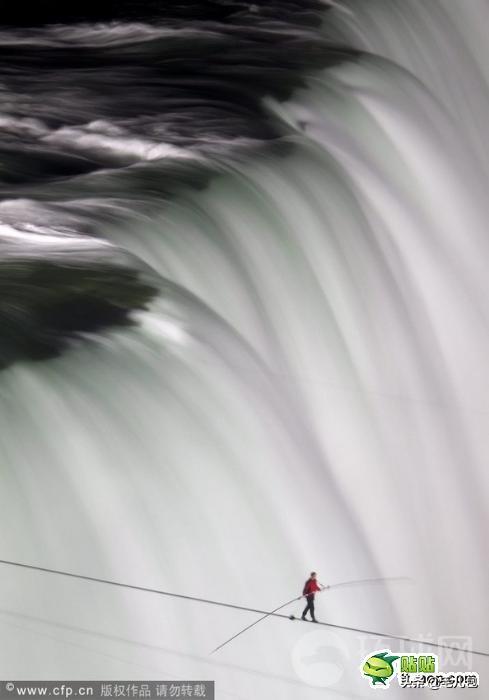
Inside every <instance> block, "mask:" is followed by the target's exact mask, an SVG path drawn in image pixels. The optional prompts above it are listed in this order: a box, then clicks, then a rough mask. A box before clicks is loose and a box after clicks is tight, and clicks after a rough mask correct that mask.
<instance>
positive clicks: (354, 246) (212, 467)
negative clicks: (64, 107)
mask: <svg viewBox="0 0 489 700" xmlns="http://www.w3.org/2000/svg"><path fill="white" fill-rule="evenodd" d="M488 11H489V6H488V3H487V2H486V1H485V0H484V1H483V0H473V1H472V2H471V3H463V4H462V3H461V2H456V0H444V1H442V0H436V1H435V0H431V2H430V3H426V2H417V1H415V0H409V1H408V2H406V1H404V2H401V1H400V0H389V1H388V2H387V0H371V2H369V3H364V4H362V5H360V4H359V3H356V2H354V1H353V0H351V1H348V2H342V3H341V4H338V6H337V8H336V9H334V10H333V11H332V12H331V13H330V14H331V16H330V18H329V21H328V24H327V25H326V26H325V28H324V31H325V33H327V34H329V33H331V32H332V33H334V34H335V36H338V34H339V35H340V36H341V37H342V38H344V39H345V41H346V42H347V43H348V44H351V45H353V46H355V47H357V48H360V49H366V50H368V51H369V52H371V55H370V56H365V57H363V58H361V59H359V60H357V61H356V62H352V63H348V64H345V65H342V66H340V67H336V68H331V69H329V70H328V71H324V72H322V73H320V74H316V75H314V76H311V77H310V79H309V80H308V84H307V87H306V88H304V89H302V90H301V91H298V92H296V93H295V95H294V97H293V98H292V99H291V100H289V101H288V102H287V103H286V104H279V103H278V102H276V101H275V99H273V98H268V99H267V100H266V105H267V109H269V110H270V112H272V113H274V114H276V115H278V117H279V118H280V119H282V120H283V121H284V123H286V124H287V125H288V126H287V128H289V129H290V136H289V137H288V140H289V141H290V143H291V144H293V145H294V148H293V149H292V150H291V152H290V154H289V155H288V156H287V157H285V158H284V157H283V156H281V155H275V154H273V153H266V154H263V155H262V156H261V157H259V156H257V157H255V158H254V159H253V160H252V161H250V160H240V161H238V160H236V161H235V162H234V164H231V163H230V161H229V159H224V158H222V159H221V158H216V162H215V171H216V174H215V176H214V177H213V178H212V179H211V180H210V182H209V184H208V186H207V187H206V188H205V189H202V190H200V191H197V190H194V189H192V188H190V187H188V188H187V189H183V190H181V191H180V193H179V194H178V196H177V197H175V198H173V199H172V201H171V202H170V203H168V202H166V201H165V202H164V206H163V202H162V203H161V205H160V204H159V203H158V201H157V199H155V201H153V202H152V207H151V212H150V213H147V214H145V213H144V212H143V209H142V208H136V207H135V206H134V203H133V202H124V201H121V202H119V203H118V207H119V208H118V210H117V216H114V219H113V220H110V219H109V218H108V217H106V218H105V219H103V220H101V222H100V224H99V228H98V234H99V235H100V236H101V238H106V239H107V240H108V241H110V242H112V243H114V244H116V245H117V246H119V247H121V248H124V249H126V250H128V251H130V252H131V253H133V254H134V255H135V256H137V257H138V258H139V259H140V260H142V261H144V262H145V263H147V264H148V266H150V267H151V268H152V269H153V270H155V271H156V272H157V273H158V275H159V276H161V280H162V281H161V289H162V291H161V295H160V296H159V297H158V298H157V299H156V300H155V301H154V302H153V304H152V306H151V309H150V310H149V311H147V312H142V313H141V314H140V317H139V325H138V326H137V327H135V328H133V329H130V330H127V329H126V330H119V331H114V332H110V333H109V332H107V333H106V334H104V335H100V336H96V337H93V338H91V339H90V340H89V342H87V343H85V344H81V345H78V346H77V347H75V348H74V349H73V350H71V351H70V352H69V353H67V354H65V355H64V356H63V357H61V358H59V359H57V360H52V361H49V362H45V363H42V364H25V365H20V364H19V365H14V366H12V367H11V368H9V369H8V370H6V371H4V372H3V374H2V377H1V378H0V396H1V404H0V410H1V424H2V426H3V431H2V438H1V443H0V446H1V454H2V459H1V468H2V484H3V488H2V490H1V496H0V498H1V507H0V514H1V518H2V528H1V533H2V534H1V536H2V542H1V546H0V552H1V558H4V559H13V560H16V561H22V562H26V563H32V564H39V565H41V566H47V567H52V568H58V569H63V570H66V571H71V572H75V573H81V574H85V575H88V576H95V577H102V578H108V579H113V580H118V581H125V582H127V583H132V584H136V585H143V586H149V587H155V588H162V589H166V590H173V591H175V592H177V593H184V594H188V595H196V596H199V597H209V598H213V599H216V600H223V601H226V602H232V603H236V604H241V605H248V606H251V607H259V608H263V609H268V608H270V609H271V608H273V607H276V606H278V605H279V604H280V603H281V602H285V600H287V599H289V598H292V597H293V595H294V594H297V595H299V594H300V592H301V588H302V584H303V579H305V577H306V575H307V574H308V572H309V571H310V570H312V569H315V570H317V571H318V573H319V578H320V580H322V581H323V582H325V583H334V582H336V581H343V580H348V579H355V578H366V577H369V576H398V575H407V576H410V577H412V579H413V583H412V584H411V585H409V584H390V585H385V586H375V587H359V588H358V589H355V588H345V589H342V590H341V589H338V591H336V592H335V591H331V592H330V593H323V594H321V596H319V597H318V601H317V610H318V617H319V618H320V619H322V620H327V621H331V622H334V623H337V624H344V625H351V626H357V627H361V628H366V629H372V630H378V631H386V632H391V633H399V634H401V635H407V636H412V637H431V638H433V639H438V638H439V637H442V636H462V637H465V636H468V637H471V638H472V644H473V647H474V648H477V649H482V650H486V651H487V650H489V635H488V631H487V629H488V625H487V622H488V613H489V608H488V603H487V596H486V591H487V584H488V581H489V571H488V565H487V563H486V557H485V556H484V555H485V541H486V533H487V529H488V510H487V497H488V492H489V478H488V475H487V469H486V464H487V459H488V456H489V454H488V452H489V449H488V442H487V415H488V409H489V405H488V399H487V396H488V388H489V375H488V372H487V361H486V358H487V357H488V350H489V347H488V345H489V342H488V341H489V332H488V331H489V329H488V326H487V295H488V292H489V283H488V281H487V274H486V269H487V261H488V238H487V221H488V214H489V211H488V206H489V205H488V198H487V193H486V190H487V184H488V172H487V163H488V159H487V155H488V154H487V149H488V147H487V139H486V131H487V115H488V104H487V102H488V96H489V92H488V86H487V79H488V75H487V65H488V64H487V60H486V53H487V48H486V44H485V37H484V34H483V31H482V26H483V22H484V18H486V17H487V13H488ZM121 222H123V224H122V223H121ZM0 587H1V588H0V590H1V591H2V601H3V602H2V605H1V610H0V622H1V623H2V627H1V636H0V638H1V640H2V644H1V654H0V669H1V673H0V676H1V677H2V678H4V677H5V678H6V677H7V676H9V677H12V678H14V677H15V678H46V679H48V678H80V679H88V678H94V679H95V678H159V679H162V678H186V677H188V678H195V679H200V678H208V679H215V680H216V682H217V688H218V697H223V698H224V697H231V698H235V697H236V698H260V699H261V698H265V697H280V698H294V699H296V698H300V700H303V699H304V700H306V699H308V698H316V697H331V698H334V697H338V696H345V697H366V696H367V695H368V694H369V693H370V692H371V691H370V688H369V686H368V684H367V681H366V679H365V678H362V677H361V675H360V673H359V672H358V667H359V665H360V663H361V662H362V660H363V657H364V656H365V654H366V653H367V652H369V651H372V652H373V651H376V650H379V649H382V648H390V649H392V650H393V651H394V652H395V651H396V650H398V649H399V648H400V647H399V646H396V643H395V642H392V641H386V640H381V639H375V638H372V640H369V639H365V638H363V637H361V636H359V635H357V634H354V633H350V632H339V631H335V633H334V637H333V638H330V637H328V638H326V637H324V645H325V646H326V647H328V648H329V650H330V651H329V652H327V653H326V657H325V658H326V659H329V663H332V664H333V666H334V668H331V670H330V676H329V678H330V679H331V683H330V685H329V687H328V688H321V687H318V686H314V685H313V683H314V679H313V677H312V676H311V675H308V671H307V668H306V670H305V671H304V672H303V673H302V675H301V671H300V668H299V671H297V664H296V662H295V661H294V659H295V657H296V656H297V653H298V652H297V649H298V648H299V647H298V646H297V645H300V644H305V646H306V648H309V647H308V644H309V643H310V644H311V645H312V646H311V647H310V648H311V650H312V651H311V653H312V652H313V651H314V650H315V649H316V648H319V647H320V644H321V639H322V638H320V639H318V640H311V641H310V642H309V641H308V640H307V639H306V635H308V634H310V633H311V630H310V628H309V627H305V626H302V625H301V624H300V623H289V622H288V621H283V620H275V619H274V620H267V621H265V622H263V623H261V624H260V625H257V626H256V628H254V629H253V630H250V632H249V633H246V634H245V635H243V636H241V637H240V638H239V639H238V640H236V641H235V642H233V643H232V644H230V645H229V646H228V647H226V648H225V649H223V650H222V651H221V652H219V653H218V654H216V655H214V656H209V652H210V651H211V649H213V648H214V647H215V646H217V645H218V644H219V643H221V642H222V641H223V640H224V639H225V638H226V637H229V636H231V635H232V634H234V633H235V632H237V631H238V630H239V629H240V627H244V626H245V625H246V624H249V623H250V622H252V621H253V619H254V618H253V616H250V615H249V614H246V613H239V612H231V611H229V610H227V609H224V608H212V607H207V606H203V605H199V604H197V603H190V602H185V601H178V600H174V599H168V598H160V597H156V596H150V595H147V594H142V593H136V592H133V591H119V590H116V589H112V588H109V587H107V588H104V587H103V586H99V585H97V584H90V583H87V582H83V581H76V580H69V579H66V580H65V579H62V578H56V577H53V576H50V575H48V574H41V573H35V572H29V571H18V570H15V569H8V568H6V567H4V568H2V578H1V583H0ZM290 610H291V612H295V614H298V613H299V612H300V604H297V606H296V607H295V608H294V606H292V607H291V609H290ZM313 631H314V632H316V630H313ZM324 634H328V633H326V632H324ZM304 640H305V641H304ZM318 645H319V647H318ZM404 648H405V647H404ZM325 663H328V661H326V662H325ZM335 664H336V665H335ZM299 666H300V664H299ZM486 666H487V662H486V660H484V659H481V658H474V659H473V668H474V670H478V671H479V672H480V673H481V678H482V679H483V678H484V675H485V674H484V671H485V670H486ZM294 669H295V670H294ZM442 670H448V669H442ZM308 681H309V682H308ZM439 692H443V691H439ZM458 692H460V691H458ZM475 692H483V690H482V691H475ZM390 693H391V695H393V696H394V697H397V694H399V691H396V690H395V689H394V688H391V689H390ZM450 697H455V696H454V695H450ZM457 697H458V695H457Z"/></svg>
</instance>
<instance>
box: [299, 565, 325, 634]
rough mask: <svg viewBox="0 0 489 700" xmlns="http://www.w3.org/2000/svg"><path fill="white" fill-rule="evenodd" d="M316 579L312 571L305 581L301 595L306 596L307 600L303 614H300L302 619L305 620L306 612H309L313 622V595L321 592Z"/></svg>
mask: <svg viewBox="0 0 489 700" xmlns="http://www.w3.org/2000/svg"><path fill="white" fill-rule="evenodd" d="M316 577H317V574H316V572H315V571H312V572H311V576H310V577H309V578H308V579H307V581H306V583H305V585H304V590H303V591H302V595H304V596H306V599H307V605H306V607H305V608H304V612H303V613H302V619H303V620H305V619H306V614H307V612H310V613H311V619H312V621H313V622H317V620H316V618H315V616H314V595H315V593H317V592H318V591H320V590H321V587H320V586H319V585H318V582H317V580H316Z"/></svg>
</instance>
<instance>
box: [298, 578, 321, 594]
mask: <svg viewBox="0 0 489 700" xmlns="http://www.w3.org/2000/svg"><path fill="white" fill-rule="evenodd" d="M320 590H321V588H320V587H319V586H318V582H317V581H316V579H315V578H310V579H308V580H307V581H306V583H305V585H304V590H303V591H302V595H314V593H317V591H320Z"/></svg>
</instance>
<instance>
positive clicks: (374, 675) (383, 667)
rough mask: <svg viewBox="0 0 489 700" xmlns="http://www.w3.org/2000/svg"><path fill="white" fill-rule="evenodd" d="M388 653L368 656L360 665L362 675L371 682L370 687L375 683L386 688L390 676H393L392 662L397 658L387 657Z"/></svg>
mask: <svg viewBox="0 0 489 700" xmlns="http://www.w3.org/2000/svg"><path fill="white" fill-rule="evenodd" d="M389 654H390V652H389V651H382V652H380V653H379V654H375V655H373V656H369V657H368V658H367V659H366V660H365V661H364V663H363V665H362V668H361V670H362V673H363V674H364V675H365V676H368V677H369V678H370V680H371V681H372V686H373V687H375V686H376V685H377V683H381V684H382V686H387V685H388V682H389V680H390V678H391V676H393V675H394V666H393V664H394V661H397V659H398V658H399V656H393V655H389Z"/></svg>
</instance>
